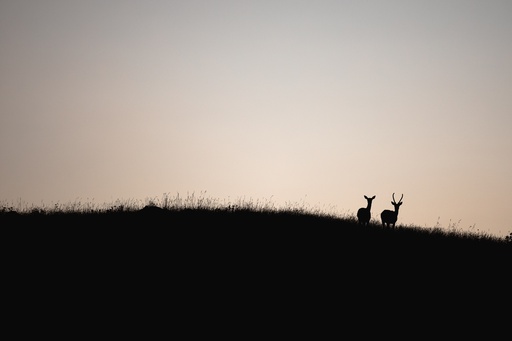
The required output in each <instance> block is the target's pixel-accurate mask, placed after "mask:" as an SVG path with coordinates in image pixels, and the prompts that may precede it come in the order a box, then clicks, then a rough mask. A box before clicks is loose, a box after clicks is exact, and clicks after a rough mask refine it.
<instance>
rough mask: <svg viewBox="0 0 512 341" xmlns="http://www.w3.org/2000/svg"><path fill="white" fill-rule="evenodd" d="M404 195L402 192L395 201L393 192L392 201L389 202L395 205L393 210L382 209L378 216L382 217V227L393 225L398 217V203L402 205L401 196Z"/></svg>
mask: <svg viewBox="0 0 512 341" xmlns="http://www.w3.org/2000/svg"><path fill="white" fill-rule="evenodd" d="M403 197H404V195H403V194H402V197H401V198H400V200H399V201H398V202H396V201H395V193H393V201H392V202H391V204H392V205H393V206H394V207H395V210H394V211H391V210H384V211H382V213H381V214H380V218H381V219H382V226H383V227H386V225H387V227H390V226H391V227H395V223H396V220H397V218H398V209H399V208H400V205H402V198H403Z"/></svg>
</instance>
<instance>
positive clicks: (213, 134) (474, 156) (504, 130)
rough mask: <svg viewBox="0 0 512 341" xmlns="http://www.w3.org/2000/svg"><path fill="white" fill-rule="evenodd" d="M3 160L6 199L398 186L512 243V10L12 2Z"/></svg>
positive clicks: (275, 197)
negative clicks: (507, 236) (507, 237)
mask: <svg viewBox="0 0 512 341" xmlns="http://www.w3.org/2000/svg"><path fill="white" fill-rule="evenodd" d="M0 157H1V163H0V201H1V202H4V203H17V202H18V203H19V202H24V203H29V204H30V203H32V204H35V205H36V206H37V205H41V204H44V205H51V204H52V203H67V202H74V201H77V200H79V201H94V202H96V203H102V202H113V201H115V200H118V199H119V200H127V199H129V200H144V199H147V198H153V197H161V196H162V195H163V194H164V193H170V194H171V195H172V196H174V195H175V194H177V193H180V194H181V195H182V196H186V194H187V193H196V194H198V193H201V192H206V195H207V196H209V197H213V198H220V199H224V200H226V199H227V200H235V199H236V198H246V199H251V200H271V201H273V202H275V203H276V204H277V205H281V204H283V205H286V203H305V204H307V205H309V206H311V207H320V208H324V207H325V208H329V210H332V209H334V211H335V212H338V213H340V214H341V215H344V214H347V213H349V214H355V212H356V211H357V209H358V208H359V207H362V206H365V205H366V200H365V199H364V197H363V196H364V195H368V196H373V195H376V199H375V200H374V202H373V207H372V216H373V217H374V218H378V216H379V214H380V212H381V211H382V210H383V209H392V205H391V203H390V201H391V194H392V193H393V192H396V193H397V196H398V197H399V196H400V195H401V194H402V193H403V194H404V198H403V202H404V203H403V205H402V206H401V208H400V213H399V217H398V223H401V224H412V225H417V226H426V227H432V226H434V225H436V224H439V225H441V226H442V227H444V228H447V227H448V226H449V225H450V224H455V225H456V226H458V228H460V229H462V230H470V231H476V232H485V233H490V234H496V235H499V236H503V235H505V234H508V233H510V231H512V216H511V215H510V213H509V212H511V210H510V203H511V202H512V200H511V199H510V196H511V195H512V1H509V0H506V1H495V0H481V1H472V0H460V1H459V0H442V1H437V0H426V1H413V0H409V1H405V0H404V1H394V0H390V1H359V0H358V1H324V0H311V1H300V0H297V1H291V0H290V1H284V0H269V1H266V0H258V1H249V0H247V1H243V0H233V1H231V0H183V1H169V0H165V1H164V0H154V1H151V0H144V1H143V0H140V1H135V0H122V1H121V0H109V1H99V0H88V1H72V0H32V1H31V0H1V1H0ZM397 199H398V198H397Z"/></svg>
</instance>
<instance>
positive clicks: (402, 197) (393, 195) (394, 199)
mask: <svg viewBox="0 0 512 341" xmlns="http://www.w3.org/2000/svg"><path fill="white" fill-rule="evenodd" d="M403 197H404V195H403V193H402V197H400V200H398V202H399V203H400V202H402V199H403ZM393 202H394V203H395V204H396V200H395V193H393Z"/></svg>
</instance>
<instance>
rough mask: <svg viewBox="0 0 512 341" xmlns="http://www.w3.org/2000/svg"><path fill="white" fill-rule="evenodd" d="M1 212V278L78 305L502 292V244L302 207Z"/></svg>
mask: <svg viewBox="0 0 512 341" xmlns="http://www.w3.org/2000/svg"><path fill="white" fill-rule="evenodd" d="M0 207H3V208H2V209H0V226H2V232H3V235H2V237H3V242H4V243H3V244H4V255H5V261H4V264H5V265H6V266H5V267H4V271H3V274H4V278H6V279H8V280H9V281H10V283H12V285H13V287H15V288H16V290H19V288H22V290H23V291H24V292H26V293H33V292H34V288H44V290H43V291H46V292H53V293H54V295H61V294H60V292H61V291H62V290H63V288H68V290H70V291H71V292H70V293H69V295H71V296H72V297H76V295H77V294H78V293H77V292H74V291H73V290H75V288H76V286H77V285H79V286H80V287H81V288H82V289H81V290H80V291H79V292H80V295H82V293H90V294H88V295H89V296H87V295H86V296H84V297H90V296H91V295H92V296H94V295H99V296H101V297H103V296H102V295H105V293H109V295H111V294H112V293H116V292H119V293H121V294H120V300H122V301H123V302H124V301H128V302H129V301H131V297H133V295H134V294H136V295H139V296H144V297H146V296H147V295H149V297H152V295H154V297H153V300H154V301H155V302H158V301H160V300H161V297H163V296H166V295H167V296H170V297H173V302H175V298H178V297H180V299H185V301H187V302H188V300H189V299H191V298H194V297H197V298H198V299H199V300H203V299H211V298H212V297H215V298H218V299H219V302H216V303H215V304H213V306H214V307H218V306H222V305H223V304H224V302H223V301H224V298H225V297H230V299H231V300H235V301H240V300H242V301H240V302H247V301H246V300H247V299H249V298H251V299H252V300H253V302H254V303H253V304H259V303H261V302H265V300H266V301H267V302H269V304H274V303H275V302H281V301H282V300H283V297H284V298H285V300H287V302H290V304H292V306H295V305H301V304H303V302H304V301H303V299H304V297H308V299H309V300H315V299H316V298H321V299H320V300H321V301H322V302H331V301H332V300H333V299H335V300H338V301H340V300H341V302H345V301H347V300H349V301H351V300H353V299H354V298H355V297H358V299H359V300H360V299H363V300H366V301H372V300H377V301H379V300H382V299H383V298H384V299H385V300H389V303H390V304H391V303H392V304H396V303H397V302H403V303H404V304H411V303H413V302H416V303H414V304H417V305H418V306H423V305H425V304H427V305H428V304H433V303H432V302H438V304H445V303H444V302H454V301H459V302H465V301H466V300H468V299H469V301H470V302H479V299H480V297H481V298H482V300H484V301H485V302H487V301H492V302H495V301H494V300H492V299H491V297H492V296H493V295H501V293H502V292H503V295H508V290H509V288H510V286H509V283H510V279H509V277H510V276H509V270H508V268H509V267H510V263H511V260H512V243H511V241H510V239H507V238H501V239H500V238H497V237H493V236H490V235H485V234H478V233H468V232H461V231H456V230H454V229H450V230H443V229H441V228H439V227H434V228H424V227H415V226H402V225H398V226H397V228H395V229H390V228H383V227H382V226H381V225H380V224H378V223H376V222H375V221H372V222H371V223H370V224H369V226H367V227H362V226H359V225H358V224H357V221H356V219H355V217H353V216H351V215H349V214H346V215H344V216H339V215H337V214H335V213H333V212H332V210H330V209H319V208H311V207H309V206H307V205H305V204H300V203H299V204H288V205H286V206H285V207H284V208H283V207H277V206H276V205H275V204H273V203H272V201H271V200H268V201H254V200H251V199H245V198H242V199H237V200H234V201H230V200H227V201H220V200H217V199H210V198H206V197H205V196H203V195H200V196H195V195H193V194H192V195H187V196H186V197H181V196H179V195H177V196H175V197H170V196H166V195H164V197H163V198H161V199H148V200H145V201H144V202H141V201H124V202H123V201H116V202H113V203H110V204H105V205H93V204H90V203H89V202H81V201H77V202H75V203H71V204H67V205H51V206H47V207H33V206H24V207H22V208H21V209H20V208H18V209H14V208H13V207H11V206H7V205H4V206H0ZM501 287H504V288H507V289H505V290H506V291H503V290H502V289H500V288H501ZM106 288H108V289H106ZM37 292H38V291H37V290H36V291H35V293H37ZM57 292H59V293H57ZM219 293H221V294H219ZM34 295H36V294H34ZM34 295H32V296H29V297H34ZM355 295H358V296H355ZM36 296H37V295H36ZM43 296H44V295H43ZM167 296H166V297H167ZM109 297H110V296H109ZM121 298H122V299H121ZM411 298H412V299H413V301H411ZM432 298H434V300H432ZM418 299H419V300H420V301H418ZM244 300H245V301H244ZM269 300H270V301H269ZM422 300H423V301H422ZM500 300H501V299H500ZM421 301H422V302H423V303H419V302H421ZM498 302H499V301H498ZM171 306H172V304H171ZM186 306H188V305H186ZM338 308H339V307H338ZM342 308H343V307H342Z"/></svg>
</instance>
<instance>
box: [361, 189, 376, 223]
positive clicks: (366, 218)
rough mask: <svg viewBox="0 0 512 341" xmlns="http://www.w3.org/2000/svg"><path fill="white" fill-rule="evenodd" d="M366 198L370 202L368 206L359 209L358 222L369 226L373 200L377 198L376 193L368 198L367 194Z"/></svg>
mask: <svg viewBox="0 0 512 341" xmlns="http://www.w3.org/2000/svg"><path fill="white" fill-rule="evenodd" d="M364 198H365V199H366V201H367V202H368V206H366V207H361V208H360V209H359V210H358V211H357V220H358V223H359V224H360V225H363V226H368V224H369V223H370V218H371V213H370V210H371V208H372V201H373V199H375V195H374V196H373V197H371V198H368V197H367V196H366V195H365V196H364Z"/></svg>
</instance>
